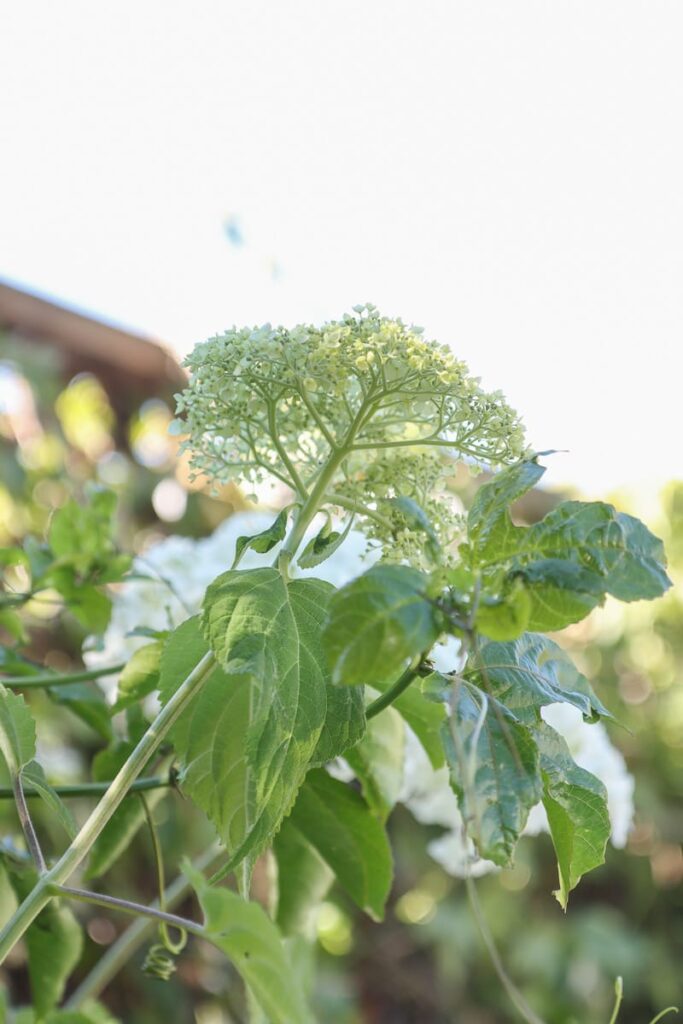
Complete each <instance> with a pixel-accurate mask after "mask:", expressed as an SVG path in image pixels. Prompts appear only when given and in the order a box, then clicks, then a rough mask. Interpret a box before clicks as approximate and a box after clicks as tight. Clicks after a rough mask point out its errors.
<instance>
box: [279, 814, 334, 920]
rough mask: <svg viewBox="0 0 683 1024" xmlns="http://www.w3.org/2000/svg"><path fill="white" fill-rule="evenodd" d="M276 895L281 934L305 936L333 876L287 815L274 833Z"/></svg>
mask: <svg viewBox="0 0 683 1024" xmlns="http://www.w3.org/2000/svg"><path fill="white" fill-rule="evenodd" d="M273 853H274V855H275V863H276V864H277V879H278V885H277V889H278V898H277V911H276V914H275V920H276V922H277V925H278V927H279V928H280V930H281V932H282V933H283V935H288V936H289V935H309V934H310V933H311V930H312V927H313V926H314V924H315V913H316V911H317V909H318V907H319V906H320V903H321V902H322V901H323V900H324V899H325V896H326V895H327V892H328V891H329V888H330V886H331V885H332V882H333V880H334V875H333V873H332V871H331V870H330V868H329V867H328V866H327V864H326V863H325V861H324V860H323V859H322V857H321V856H320V854H319V853H318V851H317V850H316V849H315V847H314V846H312V845H311V843H309V842H308V840H307V839H306V838H305V836H303V835H302V833H301V832H300V831H299V829H298V828H297V827H296V825H294V823H293V822H292V820H291V818H288V819H287V820H286V821H284V822H283V825H282V828H281V829H280V831H279V832H278V834H277V835H276V836H275V841H274V842H273Z"/></svg>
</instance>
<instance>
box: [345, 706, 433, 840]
mask: <svg viewBox="0 0 683 1024" xmlns="http://www.w3.org/2000/svg"><path fill="white" fill-rule="evenodd" d="M370 692H371V693H372V692H373V691H370ZM432 706H433V707H434V706H435V705H432ZM404 748H405V727H404V725H403V719H402V718H401V716H400V715H399V713H398V711H396V710H395V709H394V708H393V707H388V708H385V709H384V711H383V712H382V714H381V715H377V716H376V717H375V718H372V719H370V721H369V722H368V728H367V732H366V733H365V735H364V736H363V738H362V739H361V740H360V741H359V742H358V743H357V744H356V745H355V747H353V748H352V749H351V750H348V751H347V752H346V754H345V755H344V756H345V757H346V760H347V761H348V763H349V766H350V767H351V768H352V769H353V772H354V773H355V775H356V778H357V779H358V780H359V782H360V784H361V788H362V790H363V796H364V797H365V799H366V801H367V804H368V807H369V808H370V810H371V811H372V812H373V814H374V815H375V816H376V817H377V818H379V820H380V821H386V819H387V818H388V816H389V814H390V812H391V811H392V809H393V807H394V804H395V803H396V801H397V799H398V795H399V793H400V791H401V783H402V782H403V751H404Z"/></svg>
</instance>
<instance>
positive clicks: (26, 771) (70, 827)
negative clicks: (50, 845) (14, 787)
mask: <svg viewBox="0 0 683 1024" xmlns="http://www.w3.org/2000/svg"><path fill="white" fill-rule="evenodd" d="M21 779H22V782H23V783H24V786H25V787H27V788H30V789H34V790H35V791H36V792H37V793H39V794H40V797H41V799H42V800H43V803H44V804H45V805H46V806H47V807H48V808H49V809H50V811H51V812H52V814H53V815H54V817H55V818H56V819H57V820H58V821H59V823H60V825H61V826H62V828H63V829H64V831H65V832H66V834H67V835H68V836H69V838H70V839H73V838H74V836H75V835H76V832H77V827H76V822H75V821H74V816H73V814H72V813H71V811H70V810H69V808H68V807H67V806H66V804H65V803H64V801H63V800H62V799H61V797H60V796H59V795H58V794H57V793H56V792H55V790H54V789H53V788H52V786H51V785H50V783H49V782H48V781H47V779H46V778H45V772H44V771H43V766H42V765H41V764H39V763H38V762H37V761H29V762H28V764H25V765H24V767H23V768H22V769H21Z"/></svg>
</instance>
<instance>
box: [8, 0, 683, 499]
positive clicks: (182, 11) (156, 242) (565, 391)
mask: <svg viewBox="0 0 683 1024" xmlns="http://www.w3.org/2000/svg"><path fill="white" fill-rule="evenodd" d="M0 39H2V60H1V61H0V139H1V140H2V143H1V145H2V156H1V159H0V182H1V184H0V276H4V277H5V278H10V279H12V280H13V281H15V282H19V283H21V284H23V285H25V286H27V287H31V288H34V289H38V290H41V291H44V292H47V293H49V294H51V295H53V296H56V297H57V298H58V299H60V300H62V301H66V302H69V303H73V304H76V305H78V306H81V307H84V308H86V309H87V310H90V311H92V312H93V313H94V314H96V315H100V316H103V317H105V318H108V319H111V320H114V321H118V322H122V323H124V324H128V325H130V326H132V327H135V328H137V329H140V330H143V331H145V332H147V333H150V334H152V335H155V336H157V337H160V338H162V339H164V340H166V341H168V342H170V343H172V344H173V345H175V346H176V347H177V348H178V349H179V350H180V351H185V350H187V349H188V348H189V347H190V346H191V345H192V344H193V343H194V342H195V341H197V340H201V339H203V338H204V337H205V336H208V335H209V334H213V333H215V332H216V331H219V330H221V329H223V328H225V327H227V326H230V325H231V324H233V323H238V324H241V323H255V322H259V323H260V322H263V321H266V320H270V321H272V322H284V323H289V324H291V323H296V322H298V321H301V320H309V321H319V320H321V319H325V318H329V317H337V316H339V315H341V313H342V312H344V311H345V310H348V309H349V308H350V306H351V305H353V304H354V303H357V302H363V301H367V300H369V301H372V302H374V303H376V304H377V305H378V306H379V307H380V308H381V309H382V310H383V311H384V312H386V313H389V314H395V315H400V316H402V317H403V318H404V319H405V320H408V321H412V322H414V323H417V324H421V325H423V326H424V327H425V328H426V329H427V331H428V333H429V334H431V335H433V336H436V337H438V338H439V339H440V340H443V341H448V342H449V343H450V344H451V345H452V346H453V348H454V350H455V351H456V353H457V354H458V356H460V357H461V358H464V359H466V360H467V361H468V362H469V364H470V367H471V369H472V370H473V372H475V373H476V374H478V375H481V376H482V378H483V380H484V383H485V384H487V385H489V386H491V387H495V388H498V387H499V388H501V389H502V390H503V391H504V392H505V393H506V394H507V396H508V398H509V399H510V401H511V402H512V403H513V404H514V405H515V406H516V407H517V408H518V409H519V410H520V412H521V413H522V415H523V417H524V419H525V421H526V423H527V425H528V428H529V435H530V438H531V441H532V442H533V443H534V444H535V445H536V447H538V448H543V449H545V448H568V449H570V453H569V454H566V455H557V456H554V457H553V460H552V469H551V471H550V473H549V478H548V479H549V482H552V483H564V482H573V483H576V484H579V485H580V486H582V487H583V488H584V490H585V491H586V492H587V493H588V494H589V495H599V494H601V493H604V492H605V491H606V490H607V489H608V488H611V487H614V486H616V485H618V484H630V485H631V486H636V485H638V484H639V483H640V482H641V481H644V480H646V479H647V480H649V481H657V480H659V481H663V480H665V479H667V478H669V477H672V476H679V477H683V431H682V430H681V407H682V405H683V402H682V401H681V377H682V373H681V371H682V370H683V357H682V355H681V352H682V344H681V342H682V338H683V330H682V329H683V145H682V143H681V125H682V123H683V59H682V57H681V55H682V53H683V4H681V3H680V0H670V2H666V0H640V2H635V0H599V2H596V0H552V2H550V3H549V2H548V0H536V2H533V0H517V2H511V0H490V2H489V0H472V2H464V0H439V2H436V0H419V2H416V0H344V2H343V3H340V2H331V0H270V2H259V0H220V2H210V0H202V2H201V3H190V2H179V0H175V2H174V0H99V2H98V3H92V0H83V2H78V0H60V2H59V3H54V2H53V0H44V2H32V0H22V2H21V3H14V2H12V0H4V2H2V0H0ZM226 225H227V226H228V228H229V230H226Z"/></svg>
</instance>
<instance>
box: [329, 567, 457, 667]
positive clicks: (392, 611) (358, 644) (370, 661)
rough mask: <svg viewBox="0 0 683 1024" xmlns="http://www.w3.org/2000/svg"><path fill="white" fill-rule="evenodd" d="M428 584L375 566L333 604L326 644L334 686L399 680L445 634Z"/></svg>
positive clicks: (403, 571) (410, 573) (408, 572)
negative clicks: (400, 675)
mask: <svg viewBox="0 0 683 1024" xmlns="http://www.w3.org/2000/svg"><path fill="white" fill-rule="evenodd" d="M425 591H426V578H425V577H424V576H423V575H422V573H420V572H418V571H417V570H416V569H411V568H410V567H409V566H405V565H376V566H373V567H372V569H370V570H369V571H368V572H366V573H364V574H363V575H362V576H359V577H358V579H356V580H353V581H352V582H351V583H349V584H347V585H346V586H345V587H342V589H341V590H338V591H337V592H336V593H335V594H334V596H333V597H332V600H331V601H330V609H329V617H328V620H327V624H326V626H325V629H324V631H323V644H324V647H325V651H326V654H327V658H328V661H329V663H330V665H331V667H332V681H333V682H334V683H344V684H350V685H357V684H359V683H368V684H370V685H374V684H375V683H377V682H378V681H379V680H382V679H387V678H389V677H391V676H392V675H393V676H398V675H399V674H400V672H401V670H402V669H404V668H405V667H406V664H407V663H408V662H409V661H410V660H411V659H413V658H415V657H417V656H418V655H419V654H421V653H422V652H423V651H426V650H429V648H430V647H432V646H433V644H434V643H435V642H436V640H437V639H438V637H439V633H440V632H441V631H442V623H441V619H440V615H439V613H438V612H437V610H436V608H435V607H434V605H433V604H432V603H431V602H430V601H429V599H428V598H427V596H426V592H425Z"/></svg>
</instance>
